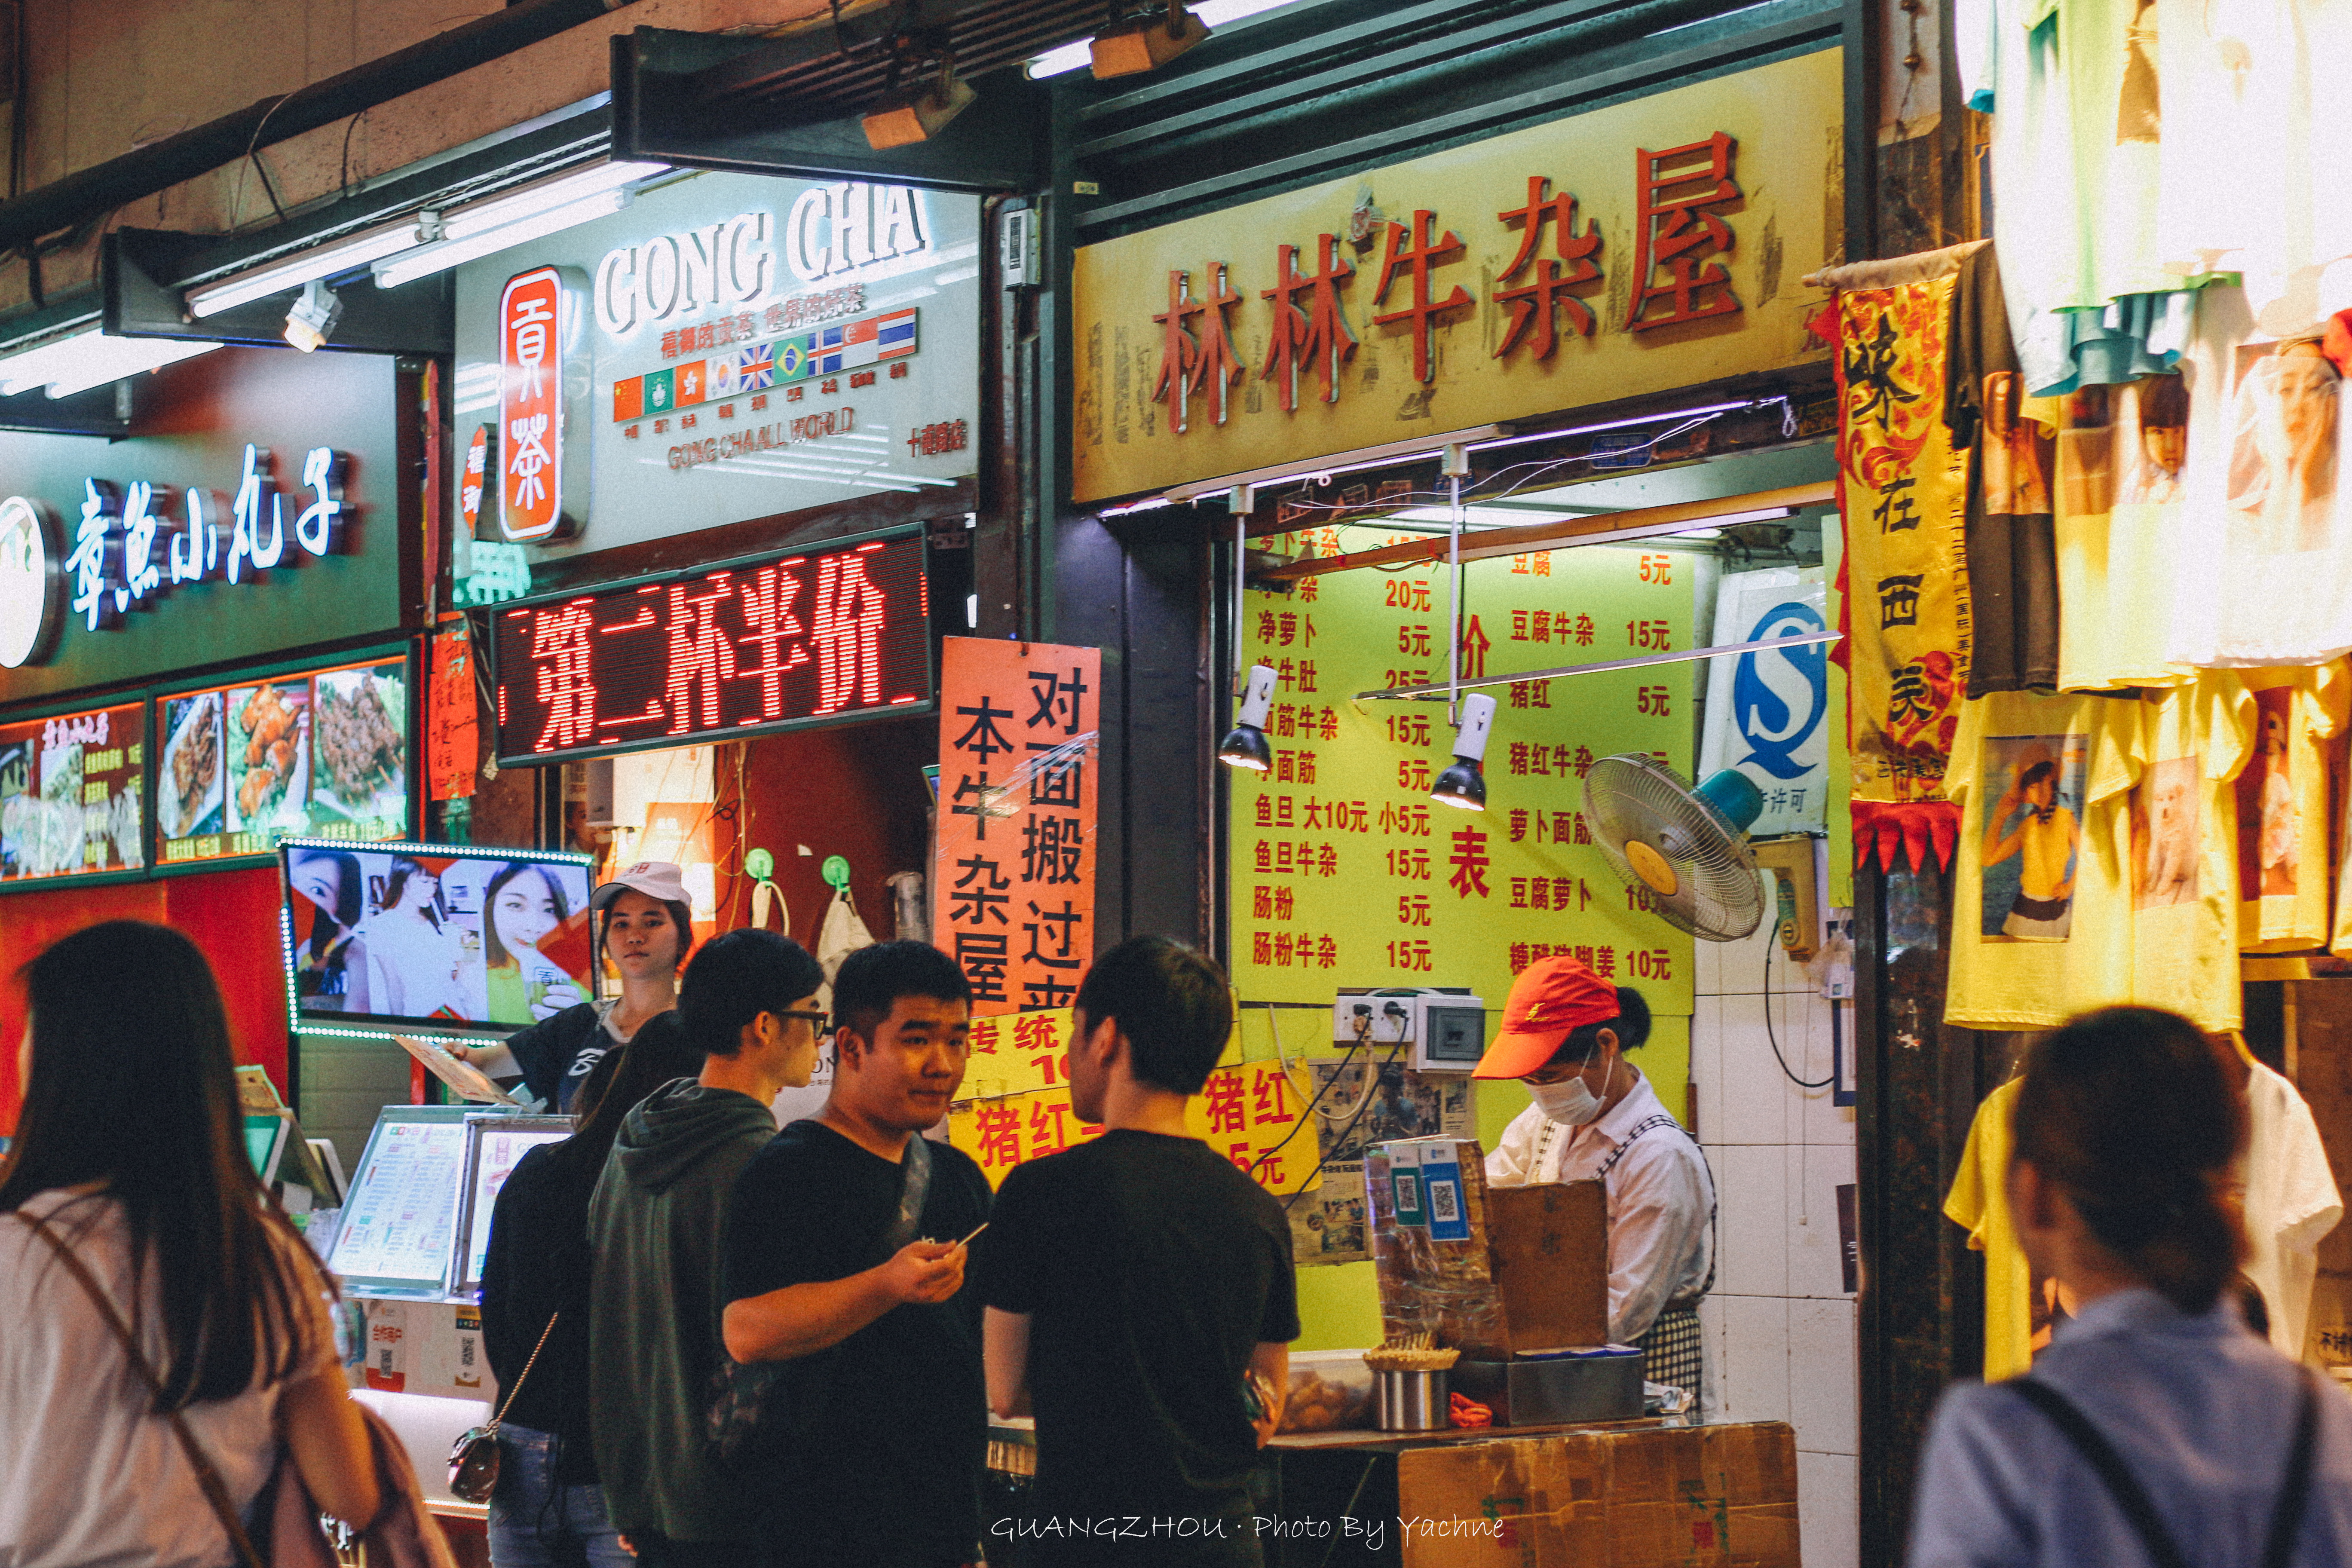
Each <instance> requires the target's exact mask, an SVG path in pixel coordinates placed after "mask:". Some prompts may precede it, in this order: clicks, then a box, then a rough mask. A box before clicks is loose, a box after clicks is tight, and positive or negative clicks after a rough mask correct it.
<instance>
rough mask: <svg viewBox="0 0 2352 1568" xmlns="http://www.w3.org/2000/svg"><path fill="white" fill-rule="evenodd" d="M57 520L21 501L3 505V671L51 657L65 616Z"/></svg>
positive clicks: (34, 502)
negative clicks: (59, 564)
mask: <svg viewBox="0 0 2352 1568" xmlns="http://www.w3.org/2000/svg"><path fill="white" fill-rule="evenodd" d="M60 553H61V552H60V551H59V550H58V523H57V519H56V518H54V517H52V516H51V515H50V514H49V510H48V509H47V507H45V506H43V505H42V504H41V503H40V502H38V501H37V500H26V499H25V498H24V497H23V496H10V497H9V498H8V499H7V500H5V501H0V668H8V669H17V668H22V667H24V666H25V665H27V664H37V663H39V662H41V661H42V660H44V659H46V658H47V657H48V653H49V648H50V647H51V645H52V644H54V643H55V641H56V640H57V635H58V626H60V625H61V624H62V622H63V620H64V616H65V574H63V573H62V572H61V571H60V570H59V569H58V556H59V555H60Z"/></svg>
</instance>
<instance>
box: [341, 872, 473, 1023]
mask: <svg viewBox="0 0 2352 1568" xmlns="http://www.w3.org/2000/svg"><path fill="white" fill-rule="evenodd" d="M360 936H361V938H362V941H364V942H366V944H367V988H368V990H367V994H368V996H369V999H370V1001H371V1003H372V1005H371V1006H370V1007H369V1009H368V1011H370V1012H371V1013H373V1014H376V1015H378V1016H383V1017H391V1018H432V1017H443V1018H462V1017H464V1016H466V1009H465V1003H464V999H463V993H462V992H461V990H460V989H459V982H458V977H457V968H458V963H459V960H460V959H461V958H462V956H463V952H462V950H461V949H460V948H459V946H458V942H457V932H456V931H453V930H451V929H450V925H449V919H448V911H447V910H446V909H444V908H443V907H442V903H441V879H440V878H438V877H437V876H436V875H434V873H432V872H431V871H428V870H426V869H425V868H424V867H423V866H422V865H420V864H418V863H417V862H416V861H415V860H412V859H410V858H408V857H407V856H405V855H395V856H394V857H392V864H391V869H390V872H389V874H388V875H387V876H386V877H385V879H384V885H383V902H382V903H381V905H379V906H378V908H377V910H376V912H375V913H374V914H373V915H372V916H370V917H369V918H368V921H367V924H366V925H365V926H363V927H362V929H361V931H360Z"/></svg>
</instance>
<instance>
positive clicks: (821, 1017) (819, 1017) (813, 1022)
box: [776, 1009, 833, 1035]
mask: <svg viewBox="0 0 2352 1568" xmlns="http://www.w3.org/2000/svg"><path fill="white" fill-rule="evenodd" d="M776 1016H777V1017H779V1018H806V1019H807V1020H808V1021H809V1027H810V1028H812V1029H814V1030H815V1031H816V1032H817V1033H818V1034H820V1035H822V1034H824V1032H825V1028H826V1026H828V1025H830V1024H831V1023H832V1022H833V1017H832V1015H830V1014H827V1013H788V1012H784V1011H782V1010H781V1009H779V1010H778V1012H777V1014H776Z"/></svg>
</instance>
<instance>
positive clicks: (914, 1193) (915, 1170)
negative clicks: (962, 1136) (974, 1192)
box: [882, 1132, 931, 1261]
mask: <svg viewBox="0 0 2352 1568" xmlns="http://www.w3.org/2000/svg"><path fill="white" fill-rule="evenodd" d="M898 1165H899V1169H900V1175H899V1178H898V1218H897V1219H895V1220H893V1221H892V1222H891V1224H890V1228H889V1230H888V1231H887V1233H886V1234H885V1235H884V1236H883V1237H882V1257H883V1258H884V1260H885V1261H887V1260H888V1259H889V1258H892V1257H894V1256H896V1255H897V1253H898V1249H899V1248H900V1247H904V1246H906V1245H907V1244H908V1242H910V1241H912V1240H914V1239H915V1237H919V1236H920V1235H922V1234H923V1203H924V1200H925V1199H927V1198H929V1196H930V1195H931V1143H930V1140H929V1139H928V1138H926V1137H924V1136H923V1135H922V1134H921V1133H919V1132H918V1133H915V1134H913V1135H912V1136H910V1137H909V1138H908V1140H907V1152H905V1153H904V1154H902V1155H900V1156H899V1157H898Z"/></svg>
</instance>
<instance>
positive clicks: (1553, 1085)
mask: <svg viewBox="0 0 2352 1568" xmlns="http://www.w3.org/2000/svg"><path fill="white" fill-rule="evenodd" d="M1604 1032H1605V1031H1604ZM1613 1043H1614V1040H1613V1039H1612V1040H1610V1041H1609V1042H1607V1043H1606V1044H1604V1043H1603V1042H1601V1041H1598V1040H1596V1041H1595V1042H1594V1043H1593V1047H1592V1049H1591V1051H1590V1052H1589V1053H1587V1054H1586V1056H1585V1058H1584V1060H1583V1061H1581V1062H1579V1063H1563V1062H1559V1061H1551V1062H1546V1063H1545V1064H1544V1066H1543V1068H1541V1069H1540V1070H1539V1071H1537V1072H1534V1073H1530V1074H1529V1075H1528V1077H1527V1078H1526V1079H1524V1080H1523V1081H1524V1082H1525V1083H1526V1084H1527V1086H1528V1093H1529V1094H1531V1095H1533V1096H1534V1097H1535V1101H1536V1103H1537V1104H1538V1105H1539V1106H1541V1107H1542V1108H1543V1113H1544V1115H1545V1116H1547V1117H1549V1119H1551V1120H1552V1121H1556V1122H1558V1123H1559V1124H1560V1125H1561V1126H1562V1127H1582V1126H1584V1125H1585V1124H1587V1123H1588V1122H1590V1121H1592V1119H1593V1118H1595V1117H1597V1116H1599V1115H1600V1114H1601V1099H1600V1097H1599V1096H1598V1095H1596V1094H1594V1093H1593V1091H1592V1086H1591V1084H1590V1083H1588V1082H1587V1081H1586V1079H1587V1077H1588V1075H1589V1074H1590V1073H1591V1070H1592V1068H1594V1067H1595V1066H1600V1067H1601V1068H1602V1072H1601V1089H1602V1090H1603V1092H1606V1090H1607V1089H1608V1086H1609V1081H1610V1079H1612V1078H1614V1077H1615V1076H1616V1071H1617V1062H1616V1058H1615V1057H1614V1056H1613V1055H1612V1053H1611V1052H1610V1051H1609V1050H1608V1048H1607V1045H1608V1044H1613Z"/></svg>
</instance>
